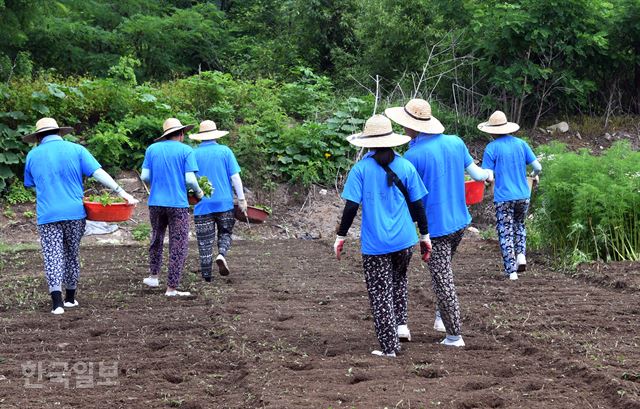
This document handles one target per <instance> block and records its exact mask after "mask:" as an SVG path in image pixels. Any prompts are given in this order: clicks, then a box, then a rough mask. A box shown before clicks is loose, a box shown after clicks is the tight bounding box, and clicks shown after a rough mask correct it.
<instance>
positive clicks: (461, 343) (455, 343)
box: [440, 337, 464, 347]
mask: <svg viewBox="0 0 640 409" xmlns="http://www.w3.org/2000/svg"><path fill="white" fill-rule="evenodd" d="M440 344H442V345H447V346H451V347H463V346H464V340H463V339H462V337H460V339H459V340H457V341H449V339H448V338H445V339H443V340H442V342H440Z"/></svg>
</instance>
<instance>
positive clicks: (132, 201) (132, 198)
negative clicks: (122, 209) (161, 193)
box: [118, 189, 140, 205]
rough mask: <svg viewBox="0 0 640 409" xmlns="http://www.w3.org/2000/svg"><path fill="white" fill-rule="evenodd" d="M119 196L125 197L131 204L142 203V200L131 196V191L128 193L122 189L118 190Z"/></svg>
mask: <svg viewBox="0 0 640 409" xmlns="http://www.w3.org/2000/svg"><path fill="white" fill-rule="evenodd" d="M118 196H120V197H121V198H123V199H124V200H126V201H127V203H129V204H131V205H137V204H138V203H140V201H139V200H138V199H136V198H135V197H133V196H131V195H130V194H129V193H127V192H126V191H124V189H123V190H120V191H119V192H118Z"/></svg>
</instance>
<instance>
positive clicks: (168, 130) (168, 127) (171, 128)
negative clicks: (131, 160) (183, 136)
mask: <svg viewBox="0 0 640 409" xmlns="http://www.w3.org/2000/svg"><path fill="white" fill-rule="evenodd" d="M192 129H193V125H182V123H181V122H180V121H179V120H177V119H176V118H169V119H167V120H166V121H164V123H163V124H162V131H163V134H162V136H161V137H159V138H156V139H155V140H156V141H159V140H160V139H163V138H166V137H167V136H171V135H173V134H174V133H176V132H180V131H183V130H184V131H190V130H192Z"/></svg>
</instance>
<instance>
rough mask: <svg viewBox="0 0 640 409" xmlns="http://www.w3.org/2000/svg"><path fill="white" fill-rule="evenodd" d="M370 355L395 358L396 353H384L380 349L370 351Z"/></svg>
mask: <svg viewBox="0 0 640 409" xmlns="http://www.w3.org/2000/svg"><path fill="white" fill-rule="evenodd" d="M371 355H375V356H386V357H389V358H395V357H396V353H395V352H392V353H390V354H385V353H384V352H382V351H378V350H375V351H371Z"/></svg>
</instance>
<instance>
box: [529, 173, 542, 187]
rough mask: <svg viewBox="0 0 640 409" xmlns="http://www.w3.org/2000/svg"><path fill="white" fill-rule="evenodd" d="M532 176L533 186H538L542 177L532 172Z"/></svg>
mask: <svg viewBox="0 0 640 409" xmlns="http://www.w3.org/2000/svg"><path fill="white" fill-rule="evenodd" d="M530 176H531V179H533V186H536V185H537V184H538V182H540V176H538V174H537V173H535V172H531V174H530Z"/></svg>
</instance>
